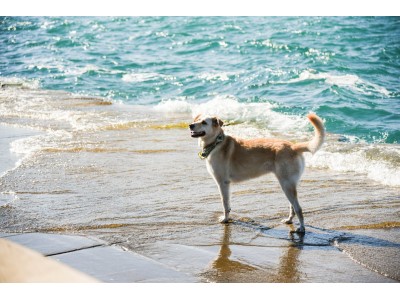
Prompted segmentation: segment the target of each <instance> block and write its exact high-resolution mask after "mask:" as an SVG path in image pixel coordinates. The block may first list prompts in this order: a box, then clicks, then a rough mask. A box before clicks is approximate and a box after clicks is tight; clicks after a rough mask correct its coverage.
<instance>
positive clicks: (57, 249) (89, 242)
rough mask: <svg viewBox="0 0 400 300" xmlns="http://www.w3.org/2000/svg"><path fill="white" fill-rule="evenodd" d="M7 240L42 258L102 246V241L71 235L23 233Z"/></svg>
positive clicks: (8, 237)
mask: <svg viewBox="0 0 400 300" xmlns="http://www.w3.org/2000/svg"><path fill="white" fill-rule="evenodd" d="M6 238H7V239H8V240H10V241H13V242H15V243H18V244H20V245H22V246H26V247H28V248H30V249H32V250H35V251H37V252H39V253H41V254H43V255H44V256H51V255H56V254H60V253H65V252H71V251H76V250H80V249H85V248H91V247H96V246H101V245H104V244H105V243H104V242H103V241H100V240H97V239H93V238H88V237H83V236H75V235H74V236H73V235H61V234H49V233H38V232H33V233H24V234H18V235H11V236H7V237H6Z"/></svg>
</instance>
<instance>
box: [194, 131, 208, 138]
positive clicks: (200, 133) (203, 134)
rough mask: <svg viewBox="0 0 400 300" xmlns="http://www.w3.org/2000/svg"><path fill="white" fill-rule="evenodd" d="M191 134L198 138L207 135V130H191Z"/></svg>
mask: <svg viewBox="0 0 400 300" xmlns="http://www.w3.org/2000/svg"><path fill="white" fill-rule="evenodd" d="M190 135H191V136H192V137H193V138H197V137H201V136H205V135H206V132H205V131H199V132H196V131H191V132H190Z"/></svg>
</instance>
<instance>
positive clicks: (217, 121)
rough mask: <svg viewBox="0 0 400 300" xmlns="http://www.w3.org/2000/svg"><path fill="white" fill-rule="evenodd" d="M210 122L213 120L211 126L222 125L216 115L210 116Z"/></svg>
mask: <svg viewBox="0 0 400 300" xmlns="http://www.w3.org/2000/svg"><path fill="white" fill-rule="evenodd" d="M212 122H213V126H215V127H217V126H220V127H222V125H224V122H222V121H221V120H220V119H218V118H217V117H214V118H212Z"/></svg>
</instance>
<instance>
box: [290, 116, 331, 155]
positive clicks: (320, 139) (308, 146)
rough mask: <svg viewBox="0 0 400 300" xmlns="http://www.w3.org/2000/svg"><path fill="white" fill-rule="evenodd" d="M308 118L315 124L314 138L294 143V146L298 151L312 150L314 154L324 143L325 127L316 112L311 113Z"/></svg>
mask: <svg viewBox="0 0 400 300" xmlns="http://www.w3.org/2000/svg"><path fill="white" fill-rule="evenodd" d="M307 118H308V120H310V122H311V124H312V125H313V126H314V130H315V131H314V138H313V139H312V140H311V141H309V142H304V143H297V144H294V145H293V146H292V148H293V150H295V151H297V152H311V153H312V154H314V153H315V152H317V151H318V149H319V148H321V146H322V144H323V143H324V140H325V128H324V124H323V122H322V120H321V119H320V118H319V117H318V116H317V115H316V114H314V113H310V114H308V116H307Z"/></svg>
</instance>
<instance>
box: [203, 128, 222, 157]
mask: <svg viewBox="0 0 400 300" xmlns="http://www.w3.org/2000/svg"><path fill="white" fill-rule="evenodd" d="M224 139H225V135H224V133H223V132H221V133H220V134H219V135H218V136H217V138H216V139H215V141H214V143H211V144H210V145H208V146H205V147H204V148H203V151H200V152H199V157H200V158H201V159H206V158H207V157H208V156H209V155H210V153H211V151H213V150H214V148H215V147H217V145H218V144H219V143H222V142H223V141H224Z"/></svg>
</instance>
